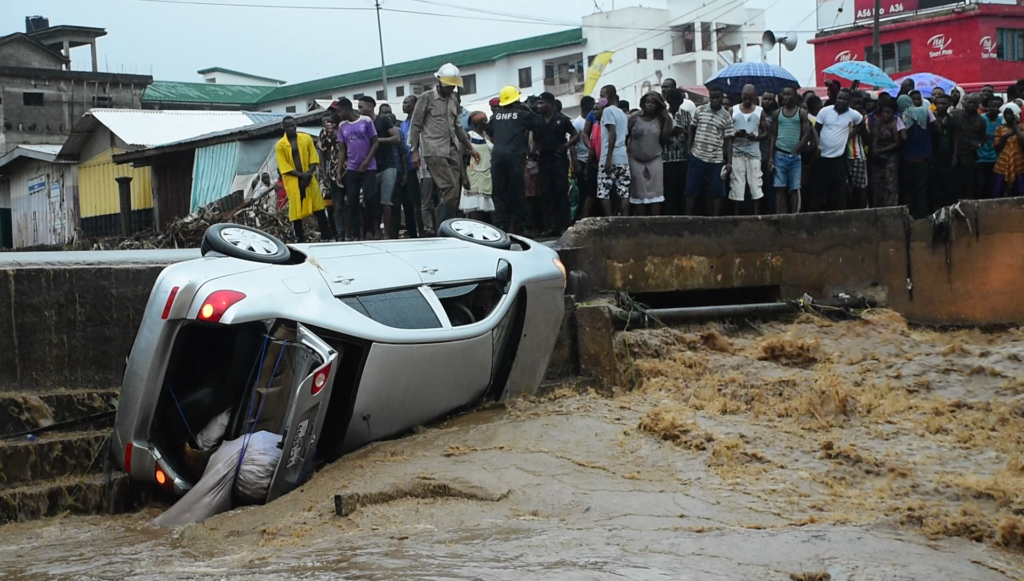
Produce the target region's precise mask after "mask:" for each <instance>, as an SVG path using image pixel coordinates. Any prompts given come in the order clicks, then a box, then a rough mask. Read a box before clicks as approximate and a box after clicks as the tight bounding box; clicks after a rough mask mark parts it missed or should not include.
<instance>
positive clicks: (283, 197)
mask: <svg viewBox="0 0 1024 581" xmlns="http://www.w3.org/2000/svg"><path fill="white" fill-rule="evenodd" d="M274 189H276V190H277V209H278V210H283V209H284V207H285V206H287V205H288V192H287V191H286V190H285V189H284V182H283V181H281V180H277V183H276V184H274Z"/></svg>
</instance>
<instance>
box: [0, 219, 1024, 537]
mask: <svg viewBox="0 0 1024 581" xmlns="http://www.w3.org/2000/svg"><path fill="white" fill-rule="evenodd" d="M961 209H962V210H963V212H964V220H965V221H966V222H964V223H962V224H961V223H959V222H956V221H954V222H952V223H951V224H945V225H944V228H945V231H946V232H952V233H953V235H943V236H941V237H937V236H936V234H935V233H934V232H935V230H934V228H933V225H932V224H931V223H930V222H929V221H927V220H919V221H916V222H914V221H910V220H909V219H908V217H907V215H906V212H905V210H904V209H902V208H886V209H879V210H860V211H850V212H838V213H823V214H801V215H795V216H772V217H761V218H756V217H755V218H715V219H712V218H668V217H666V218H632V219H623V218H612V219H590V220H586V221H583V222H581V223H580V224H578V225H577V226H576V227H574V228H573V229H572V230H570V231H569V232H568V233H567V234H566V235H565V236H564V237H563V238H562V239H561V240H560V241H559V242H558V243H557V244H556V248H557V249H558V251H559V254H560V255H561V257H562V260H563V262H564V263H565V265H566V267H567V269H568V270H569V271H570V276H569V281H568V285H567V289H566V305H567V309H566V315H565V320H564V322H563V326H562V331H561V334H560V337H559V341H558V343H557V346H556V350H555V353H554V356H553V359H552V362H551V365H550V367H549V369H548V378H549V379H552V380H560V381H564V380H566V379H567V378H569V377H572V376H583V377H588V378H590V381H596V382H598V383H601V382H604V383H608V384H613V383H616V382H617V381H618V374H619V370H618V369H617V367H616V363H615V357H614V356H613V341H614V336H615V333H616V332H618V331H619V330H621V329H623V328H625V327H626V326H627V325H628V327H629V328H630V329H632V328H638V327H643V326H657V325H660V324H667V325H671V324H673V323H677V322H683V321H689V320H693V319H708V318H734V319H743V318H756V317H776V316H780V315H784V314H786V313H790V312H793V311H794V310H796V309H798V308H805V307H810V308H815V307H816V306H817V307H821V306H825V307H831V308H837V309H842V308H861V307H866V306H875V305H877V306H879V307H887V308H890V309H894V310H896V311H898V312H900V313H901V314H902V315H903V316H905V317H906V318H907V319H908V320H909V321H911V322H915V323H923V324H934V325H991V324H1006V323H1016V322H1021V321H1024V301H1020V299H1019V289H1020V288H1021V287H1024V268H1022V266H1024V203H1022V201H1021V200H1017V199H1012V200H1000V201H986V202H976V203H966V202H965V203H963V204H962V206H961ZM967 222H969V223H970V226H971V227H970V228H968V227H967V225H966V224H967ZM197 256H198V251H195V250H191V251H152V252H149V251H147V252H137V253H136V252H127V253H125V252H101V253H24V254H22V253H4V254H0V271H3V274H4V276H2V277H0V305H4V310H3V311H0V434H7V435H17V436H16V437H11V438H6V439H4V440H2V441H0V523H3V522H10V521H20V520H30V519H35V518H40V517H46V516H53V515H56V514H60V513H64V512H71V513H85V514H90V513H111V512H120V511H125V510H129V509H131V508H132V507H134V506H135V505H136V503H137V502H138V501H139V500H140V499H143V498H145V497H146V494H147V491H146V490H145V489H144V488H140V487H138V486H129V484H128V482H127V480H126V479H125V477H124V475H122V474H120V473H118V472H117V471H116V470H109V471H105V470H104V468H105V463H104V455H103V450H104V445H105V443H106V436H107V434H108V433H109V425H110V423H109V422H110V417H109V413H110V412H111V411H112V410H114V409H116V402H117V387H118V386H119V385H120V382H121V378H122V375H123V372H124V364H125V363H124V362H125V359H126V357H127V356H128V353H129V351H130V349H131V345H132V342H133V340H134V336H135V332H136V329H137V326H138V321H139V319H140V317H141V313H142V309H143V307H144V306H145V303H146V301H147V299H148V296H149V291H150V289H151V288H152V285H153V282H154V281H155V280H156V277H157V276H158V274H159V273H160V271H161V270H162V268H163V267H164V266H166V265H167V264H171V263H174V262H177V261H180V260H188V259H191V258H195V257H197ZM751 289H753V290H751ZM804 293H808V295H809V296H811V297H814V299H817V302H815V300H810V301H809V300H807V299H806V298H805V297H804ZM847 297H848V298H847ZM963 297H984V300H963ZM802 299H803V300H802ZM8 308H9V309H10V310H9V311H8V310H7V309H8ZM103 414H106V415H103ZM83 419H84V421H76V420H83ZM46 426H55V428H51V429H49V430H45V431H39V430H40V428H45V427H46ZM36 432H38V433H36ZM30 435H31V436H34V437H30Z"/></svg>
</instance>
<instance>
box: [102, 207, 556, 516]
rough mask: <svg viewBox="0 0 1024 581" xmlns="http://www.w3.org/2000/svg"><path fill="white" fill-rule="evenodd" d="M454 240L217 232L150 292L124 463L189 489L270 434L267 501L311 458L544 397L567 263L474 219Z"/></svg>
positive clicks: (118, 442)
mask: <svg viewBox="0 0 1024 581" xmlns="http://www.w3.org/2000/svg"><path fill="white" fill-rule="evenodd" d="M441 232H442V236H443V237H441V238H431V239H415V240H394V241H379V242H364V243H356V242H349V243H322V244H306V245H285V244H284V243H283V242H281V241H280V240H278V239H276V238H274V237H273V236H270V235H268V234H266V233H263V232H260V231H258V230H255V229H251V228H247V227H244V226H237V225H233V224H218V225H215V226H212V227H211V228H210V229H209V230H208V231H207V233H206V236H205V238H204V242H203V258H200V259H197V260H193V261H189V262H183V263H179V264H175V265H172V266H169V267H168V268H166V269H165V270H164V271H163V272H162V273H161V274H160V276H159V278H158V279H157V281H156V284H155V285H154V288H153V291H152V293H151V294H150V297H149V302H148V304H147V306H146V311H145V313H144V315H143V318H142V322H141V326H140V328H139V331H138V335H137V337H136V339H135V344H134V347H133V349H132V352H131V356H130V357H129V360H128V367H127V370H126V373H125V378H124V384H123V385H122V387H121V397H120V403H119V408H118V412H117V419H116V426H115V430H114V435H113V448H114V451H115V452H114V455H115V457H116V458H117V460H118V461H119V462H120V464H121V466H122V467H123V468H124V470H125V471H126V472H127V473H128V474H129V475H130V476H131V477H132V478H133V479H136V480H140V481H147V482H155V483H157V484H158V485H160V486H161V487H163V488H164V489H165V490H167V491H173V492H174V493H175V494H177V495H179V496H180V495H182V494H184V493H185V492H187V491H188V490H189V489H190V488H191V487H192V486H194V485H195V484H196V482H197V481H198V480H199V479H200V477H202V475H203V473H204V470H205V468H206V465H207V463H208V461H209V457H210V455H211V452H212V449H213V448H214V447H215V446H216V445H217V443H218V442H222V441H226V440H235V439H238V438H245V437H251V435H252V434H253V433H256V432H269V433H271V434H276V435H280V440H279V443H278V444H277V445H278V447H279V448H280V450H281V452H280V460H279V461H278V462H277V466H276V469H274V470H273V477H272V479H271V480H270V484H269V486H268V487H267V492H266V498H265V500H266V501H270V500H273V499H274V498H276V497H278V496H280V495H281V494H284V493H286V492H288V491H290V490H292V489H293V488H295V487H296V486H298V485H299V484H301V483H302V482H303V481H304V480H305V479H306V478H307V477H308V476H309V474H310V472H311V468H312V467H313V466H314V465H315V461H316V460H325V461H330V460H332V459H334V458H336V457H338V456H340V455H342V454H345V453H347V452H349V451H351V450H355V449H356V448H359V447H360V446H363V445H365V444H366V443H368V442H371V441H374V440H380V439H385V438H390V437H395V436H398V435H401V434H403V433H405V432H408V431H410V430H411V429H413V428H415V427H417V426H419V425H422V424H424V423H427V422H430V421H432V420H435V419H438V418H441V417H443V416H446V415H448V414H451V413H453V412H457V411H459V410H461V409H464V408H468V407H470V406H474V405H476V404H478V403H480V402H483V401H486V400H488V399H498V398H501V397H506V396H515V395H517V394H521V393H533V392H534V391H536V389H537V387H538V385H539V384H540V382H541V380H542V378H543V376H544V372H545V370H546V368H547V365H548V360H549V358H550V356H551V351H552V349H553V346H554V342H555V339H556V336H557V333H558V329H559V326H560V324H561V321H562V314H563V291H564V287H565V272H564V268H563V267H562V264H561V262H560V261H559V260H558V255H557V254H556V253H555V252H554V251H553V250H551V249H549V248H547V247H546V246H544V245H542V244H539V243H536V242H533V241H530V240H527V239H523V238H518V237H510V236H508V235H507V234H505V233H504V232H502V231H500V230H497V229H495V228H493V227H491V226H489V225H487V224H483V223H480V222H475V221H472V220H462V219H454V220H449V221H447V222H445V223H444V224H443V225H442V228H441Z"/></svg>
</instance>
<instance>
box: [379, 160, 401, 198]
mask: <svg viewBox="0 0 1024 581" xmlns="http://www.w3.org/2000/svg"><path fill="white" fill-rule="evenodd" d="M397 177H398V168H396V167H389V168H388V169H386V170H384V171H382V172H378V173H377V196H376V197H377V201H379V202H380V205H382V206H390V205H391V197H392V194H394V193H395V178H397Z"/></svg>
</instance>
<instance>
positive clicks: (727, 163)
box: [686, 87, 733, 216]
mask: <svg viewBox="0 0 1024 581" xmlns="http://www.w3.org/2000/svg"><path fill="white" fill-rule="evenodd" d="M708 101H709V102H708V103H707V104H704V105H701V106H700V107H698V108H697V111H696V112H695V113H694V114H693V120H692V121H691V122H690V138H689V142H688V144H687V145H688V149H689V150H690V153H691V155H690V167H689V170H688V171H687V174H686V214H687V215H688V216H692V215H693V214H694V208H695V206H696V202H697V196H699V195H700V190H701V183H702V182H703V180H704V179H705V178H707V180H708V183H709V185H710V190H711V215H712V216H720V215H722V200H723V199H725V184H724V183H723V182H722V180H723V178H724V177H728V175H729V174H731V173H732V133H733V124H732V115H730V114H729V112H728V111H727V110H726V109H725V108H724V107H722V89H720V88H718V87H711V88H710V89H708Z"/></svg>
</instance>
